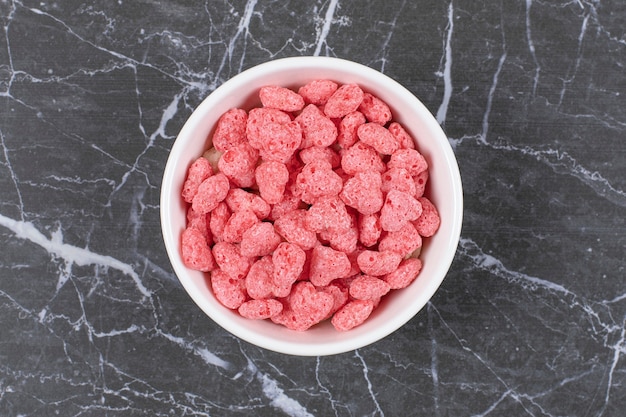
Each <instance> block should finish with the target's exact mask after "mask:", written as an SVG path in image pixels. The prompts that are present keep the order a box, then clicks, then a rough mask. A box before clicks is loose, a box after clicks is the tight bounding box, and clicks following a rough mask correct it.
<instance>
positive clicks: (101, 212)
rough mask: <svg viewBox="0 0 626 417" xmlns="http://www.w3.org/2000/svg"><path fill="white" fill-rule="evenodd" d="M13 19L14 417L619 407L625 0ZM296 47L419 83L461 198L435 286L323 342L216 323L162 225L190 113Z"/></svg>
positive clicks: (1, 93) (2, 79) (250, 5)
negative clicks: (176, 263) (409, 308)
mask: <svg viewBox="0 0 626 417" xmlns="http://www.w3.org/2000/svg"><path fill="white" fill-rule="evenodd" d="M0 22H1V29H2V31H1V32H0V415H2V416H56V415H59V416H282V415H288V416H407V415H424V416H441V417H444V416H589V417H591V416H593V417H600V416H606V417H608V416H623V415H625V414H624V413H625V411H624V410H626V325H625V322H626V285H625V284H626V279H625V278H624V277H625V274H626V271H624V268H625V266H626V261H625V259H624V258H625V253H626V250H625V249H626V225H625V221H626V220H625V219H626V175H625V172H626V70H625V66H626V33H625V30H626V3H625V2H624V1H622V0H594V1H589V0H570V1H538V0H504V1H484V0H478V1H460V0H445V1H438V0H418V1H406V0H404V1H401V0H386V1H358V0H350V1H348V0H327V1H311V2H304V1H303V2H295V1H284V2H280V1H267V0H250V1H247V2H246V1H238V0H236V1H231V2H227V1H222V0H219V1H209V0H207V1H204V2H200V1H187V0H178V1H172V0H168V1H154V0H146V1H131V0H119V1H91V2H84V1H63V0H59V1H56V2H49V1H41V0H38V1H30V0H22V1H18V0H7V1H2V2H0ZM297 55H329V56H337V57H341V58H347V59H351V60H354V61H357V62H360V63H363V64H366V65H368V66H370V67H372V68H375V69H377V70H380V71H382V72H384V73H385V74H387V75H389V76H391V77H392V78H394V79H396V80H398V81H399V82H400V83H402V84H403V85H405V86H406V87H407V88H409V89H410V90H411V91H412V92H413V93H415V94H416V95H417V96H418V97H419V98H420V99H421V100H422V101H423V102H424V103H425V104H426V106H427V107H428V108H429V109H430V110H431V111H432V112H433V114H434V115H436V117H437V119H438V121H439V122H440V123H441V125H442V127H443V128H444V130H445V131H446V133H447V135H448V137H449V140H450V143H451V144H452V146H453V149H454V151H455V153H456V155H457V157H458V161H459V165H460V169H461V174H462V177H463V182H464V191H465V218H464V227H463V231H462V236H461V242H460V244H459V247H458V251H457V254H456V257H455V260H454V263H453V265H452V268H451V270H450V272H449V274H448V276H447V277H446V280H445V281H444V283H443V285H442V287H441V288H440V290H439V291H438V292H437V294H436V295H435V297H434V298H433V299H432V301H431V303H429V304H428V305H427V307H426V308H425V309H424V310H423V311H421V312H420V313H419V314H418V315H417V316H416V317H415V318H414V319H413V320H411V321H410V322H409V323H408V324H407V325H406V326H404V327H403V328H401V329H400V330H398V331H397V332H395V333H393V334H392V335H390V336H389V337H387V338H385V339H383V340H382V341H380V342H378V343H375V344H373V345H370V346H368V347H366V348H363V349H359V350H357V351H354V352H349V353H345V354H341V355H335V356H330V357H318V358H315V357H313V358H301V357H293V356H285V355H281V354H277V353H273V352H269V351H265V350H263V349H260V348H256V347H254V346H251V345H249V344H248V343H246V342H242V341H240V340H238V339H236V338H235V337H233V336H231V335H229V334H228V333H226V332H225V331H224V330H222V329H221V328H219V327H218V326H217V325H215V324H214V323H213V322H212V321H211V320H209V319H208V318H207V317H205V316H204V315H203V314H202V313H201V311H200V310H199V308H197V307H196V306H195V305H194V304H193V303H192V302H191V300H190V298H189V297H188V296H187V294H186V293H185V292H184V290H183V288H182V287H181V285H180V284H179V282H178V280H177V278H176V276H175V275H174V274H173V272H172V269H171V266H170V263H169V260H168V258H167V256H166V254H165V249H164V246H163V242H162V239H161V231H160V224H159V207H158V204H159V187H160V181H161V176H162V171H163V168H164V164H165V161H166V159H167V157H168V151H169V149H170V148H171V147H172V144H173V142H174V140H175V137H176V135H177V132H178V131H179V129H180V128H181V126H182V124H183V123H184V121H185V119H186V118H187V117H188V116H189V114H190V113H191V112H192V110H193V109H194V107H195V106H196V105H197V104H198V103H199V102H200V101H201V100H202V99H203V98H204V97H205V96H206V95H207V94H209V93H210V92H211V91H212V90H213V89H215V88H216V87H217V86H219V85H220V84H221V83H222V82H224V81H225V80H227V79H228V78H230V77H232V76H233V75H235V74H237V73H239V72H240V71H242V70H244V69H246V68H249V67H251V66H253V65H255V64H257V63H260V62H264V61H268V60H272V59H275V58H280V57H286V56H297Z"/></svg>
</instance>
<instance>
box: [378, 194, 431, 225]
mask: <svg viewBox="0 0 626 417" xmlns="http://www.w3.org/2000/svg"><path fill="white" fill-rule="evenodd" d="M421 214H422V205H421V204H420V202H419V201H417V200H416V199H415V198H414V197H413V196H411V195H409V194H407V193H405V192H402V191H397V190H391V191H389V192H388V193H387V197H386V198H385V204H383V208H382V209H381V210H380V225H381V227H382V229H383V230H386V231H388V232H397V231H398V230H400V229H401V228H402V226H404V225H405V224H406V222H409V221H413V220H417V218H418V217H419V216H420V215H421Z"/></svg>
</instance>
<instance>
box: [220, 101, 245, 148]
mask: <svg viewBox="0 0 626 417" xmlns="http://www.w3.org/2000/svg"><path fill="white" fill-rule="evenodd" d="M247 122H248V114H247V113H246V111H245V110H243V109H230V110H228V111H227V112H226V113H224V114H223V115H222V116H221V117H220V119H219V120H218V121H217V126H216V127H215V133H213V146H214V147H215V149H217V150H218V151H220V152H224V151H227V150H228V149H230V148H231V147H233V146H237V145H239V144H242V143H244V142H246V141H247V139H246V124H247Z"/></svg>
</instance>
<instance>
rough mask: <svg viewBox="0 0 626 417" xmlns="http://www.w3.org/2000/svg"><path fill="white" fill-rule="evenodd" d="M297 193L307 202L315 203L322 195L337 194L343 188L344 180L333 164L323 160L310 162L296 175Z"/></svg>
mask: <svg viewBox="0 0 626 417" xmlns="http://www.w3.org/2000/svg"><path fill="white" fill-rule="evenodd" d="M295 187H296V193H295V194H296V195H297V196H298V197H300V198H301V199H302V201H304V202H305V203H307V204H313V203H314V202H315V201H316V200H317V199H319V198H320V197H331V196H337V195H339V193H340V192H341V189H342V188H343V180H342V179H341V177H340V176H339V175H337V174H336V173H335V172H334V171H333V169H332V165H331V164H330V163H329V162H327V161H323V160H317V161H313V162H310V163H308V164H306V165H305V166H304V168H302V171H301V172H300V173H299V174H298V176H297V177H296V185H295Z"/></svg>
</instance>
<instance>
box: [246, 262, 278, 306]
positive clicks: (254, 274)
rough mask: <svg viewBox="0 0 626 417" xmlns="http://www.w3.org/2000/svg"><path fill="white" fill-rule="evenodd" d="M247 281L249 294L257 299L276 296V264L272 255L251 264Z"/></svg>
mask: <svg viewBox="0 0 626 417" xmlns="http://www.w3.org/2000/svg"><path fill="white" fill-rule="evenodd" d="M245 283H246V291H247V292H248V295H249V296H250V297H251V298H254V299H255V300H261V299H264V298H270V297H273V296H274V292H273V290H274V264H273V263H272V257H271V255H267V256H264V257H262V258H261V259H259V260H258V261H256V262H254V263H253V264H252V266H250V270H249V271H248V274H247V275H246V278H245Z"/></svg>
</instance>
